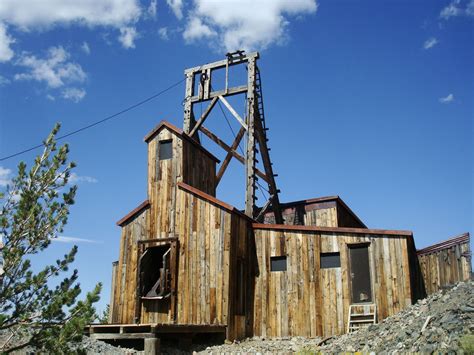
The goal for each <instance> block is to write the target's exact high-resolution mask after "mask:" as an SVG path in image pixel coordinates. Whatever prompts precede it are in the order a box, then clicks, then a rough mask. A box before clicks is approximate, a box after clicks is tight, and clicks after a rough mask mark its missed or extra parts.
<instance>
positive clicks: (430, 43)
mask: <svg viewBox="0 0 474 355" xmlns="http://www.w3.org/2000/svg"><path fill="white" fill-rule="evenodd" d="M437 44H438V40H437V39H436V38H435V37H431V38H428V39H427V40H426V41H425V43H423V48H424V49H430V48H433V47H434V46H436V45H437Z"/></svg>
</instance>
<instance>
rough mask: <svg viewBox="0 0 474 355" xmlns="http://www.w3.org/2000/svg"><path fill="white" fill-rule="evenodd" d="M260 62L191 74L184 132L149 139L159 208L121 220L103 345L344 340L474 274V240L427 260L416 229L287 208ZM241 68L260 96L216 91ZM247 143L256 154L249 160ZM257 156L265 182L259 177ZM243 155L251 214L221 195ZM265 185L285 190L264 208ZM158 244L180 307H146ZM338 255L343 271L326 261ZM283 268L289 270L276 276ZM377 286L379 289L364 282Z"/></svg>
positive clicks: (316, 207)
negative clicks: (208, 336) (218, 76)
mask: <svg viewBox="0 0 474 355" xmlns="http://www.w3.org/2000/svg"><path fill="white" fill-rule="evenodd" d="M257 58H258V53H251V54H248V55H246V54H244V53H243V52H238V53H234V54H230V55H228V57H227V58H226V59H225V60H223V61H219V62H215V63H211V64H206V65H203V66H200V67H195V68H191V69H188V70H186V78H187V87H186V94H187V96H186V102H185V119H184V129H183V130H181V129H179V128H177V127H175V126H174V125H172V124H170V123H168V122H166V121H162V122H161V123H160V124H159V125H158V126H157V127H155V128H154V129H153V130H152V131H151V132H150V133H149V134H147V135H146V136H145V139H144V140H145V142H146V143H147V149H148V164H147V172H148V182H147V199H146V200H145V201H144V202H143V203H141V204H140V205H139V206H138V207H137V208H135V209H133V210H132V211H131V212H130V213H128V214H127V215H126V216H125V217H123V218H122V219H120V220H119V221H118V222H117V224H118V225H119V226H120V227H121V240H120V253H119V260H118V261H117V262H115V263H114V264H113V277H112V283H113V284H112V295H111V305H110V323H111V324H109V325H104V326H92V327H91V328H90V332H91V334H92V335H93V336H94V337H96V338H101V339H121V338H123V339H127V338H140V337H141V338H143V339H152V340H148V343H149V345H150V347H151V348H156V346H155V345H156V344H157V340H156V339H157V338H159V337H161V336H164V334H168V333H172V332H178V333H181V334H184V333H187V334H188V335H189V336H191V335H192V334H196V333H215V332H221V333H225V337H226V338H227V339H228V340H235V339H242V338H245V337H249V336H264V337H282V336H307V337H316V336H332V335H336V334H342V333H344V332H345V331H347V329H354V328H355V327H356V326H354V324H356V325H357V326H359V325H362V323H367V324H368V323H373V322H374V321H376V320H382V319H384V318H386V317H388V316H391V315H393V314H395V313H397V312H399V311H400V310H402V309H404V308H406V307H408V306H409V305H411V304H412V303H413V302H415V301H416V300H418V299H420V298H422V297H424V296H425V295H426V292H425V287H424V280H432V279H431V278H435V279H436V280H435V281H429V282H432V283H434V284H436V285H437V286H439V284H440V283H442V281H439V280H448V281H449V282H451V281H453V280H454V278H455V277H454V276H453V275H457V276H456V277H457V278H456V280H461V279H465V278H466V277H468V271H469V272H470V269H468V268H467V267H466V265H465V260H462V262H461V261H460V260H459V258H458V259H456V257H457V256H456V255H458V256H459V257H460V258H464V257H465V258H466V260H467V256H470V254H469V235H468V234H467V235H463V236H461V237H458V238H456V239H454V240H450V241H447V242H445V243H441V244H439V245H435V246H432V247H430V248H425V249H423V250H421V251H418V257H417V251H416V248H415V242H414V239H413V233H412V232H411V231H406V230H386V229H369V228H368V227H367V226H366V225H365V224H364V222H362V221H361V220H360V218H359V217H357V215H356V214H355V213H354V212H353V211H352V210H351V209H350V208H349V207H348V206H347V205H346V204H345V203H344V202H343V201H342V199H341V198H340V197H339V196H329V197H319V198H315V199H308V200H301V201H294V202H288V203H280V201H279V199H278V190H277V188H276V185H275V180H274V175H273V171H272V168H271V162H270V157H269V154H268V148H267V146H266V136H265V124H264V120H263V101H261V91H259V89H258V87H259V86H260V84H259V83H260V79H259V75H258V74H257V73H258V68H257V66H256V60H257ZM232 65H246V66H247V69H248V83H247V85H244V86H240V87H228V85H227V82H228V81H227V80H226V85H225V89H224V90H221V91H213V89H212V84H211V78H212V71H213V70H215V69H217V68H226V70H228V67H229V66H232ZM198 76H199V90H198V92H196V93H195V92H194V91H193V90H194V81H195V80H196V78H197V77H198ZM243 93H246V94H247V98H248V99H249V98H250V99H249V101H248V109H247V113H246V117H245V119H242V118H241V117H240V116H239V115H238V114H237V113H236V112H234V111H235V110H233V109H232V107H231V106H230V104H229V103H228V101H227V100H226V97H227V96H229V95H237V94H243ZM203 101H210V103H209V106H208V107H207V109H206V110H205V111H204V113H203V115H202V116H201V117H200V118H199V119H198V120H197V121H196V120H195V119H194V115H193V112H192V106H193V104H195V103H198V102H203ZM218 101H220V102H222V103H223V104H224V105H225V106H226V107H227V108H228V109H229V110H230V111H231V112H232V114H233V115H234V116H235V118H236V119H237V120H238V121H239V123H240V125H241V128H240V130H239V132H238V134H237V135H236V137H235V140H234V142H233V143H232V144H231V145H228V144H226V143H225V142H223V141H222V140H221V139H220V138H219V137H218V136H217V135H215V134H214V133H213V132H210V131H209V130H208V129H207V128H205V127H204V125H203V123H204V122H205V120H206V118H207V116H208V115H209V113H210V111H211V110H212V109H213V107H215V105H216V104H217V102H218ZM259 102H261V103H262V104H261V106H260V104H259ZM260 107H261V108H260ZM197 131H201V132H203V133H204V134H205V135H207V136H208V137H209V138H211V140H213V141H214V142H216V143H217V144H218V145H219V146H221V147H222V148H224V150H225V151H226V152H227V155H226V158H225V159H224V161H223V163H222V164H221V166H220V169H219V170H217V167H216V166H217V164H218V163H219V160H218V159H217V158H216V157H214V156H213V155H212V154H211V153H210V152H209V151H207V150H206V149H205V148H204V147H203V146H202V145H201V144H200V142H199V139H198V137H197V135H196V132H197ZM244 137H246V140H247V148H248V149H247V153H246V156H245V157H244V156H242V155H240V154H238V153H237V152H236V148H237V146H238V144H239V142H240V141H241V140H242V139H243V138H244ZM165 143H166V148H165V146H164V145H163V144H165ZM257 146H258V148H259V149H260V152H261V156H262V160H263V163H264V164H263V165H264V167H265V171H264V172H262V171H259V170H258V169H257V168H256V166H255V163H256V159H255V157H256V154H255V153H256V148H257ZM161 149H163V151H162V150H161ZM164 150H166V154H161V153H164ZM231 158H236V159H237V160H239V161H240V162H241V163H243V164H244V165H245V166H246V172H247V175H246V178H247V185H246V205H245V206H246V208H245V211H244V212H243V211H240V210H238V209H236V208H235V207H233V206H231V205H229V204H227V203H225V202H222V201H221V200H219V199H218V198H217V197H216V187H217V185H218V184H219V182H220V180H221V178H222V176H223V174H224V172H225V169H226V167H227V166H228V164H229V161H230V159H231ZM258 176H259V177H261V178H262V179H263V180H264V181H266V182H267V183H268V185H269V188H270V190H271V191H272V192H273V195H272V197H271V199H270V200H269V201H267V203H266V204H265V206H263V208H261V209H258V208H256V207H255V195H254V193H255V183H256V179H257V177H258ZM158 245H170V247H171V250H172V251H171V261H170V273H171V274H172V275H171V277H170V279H171V286H170V291H171V293H170V297H169V298H167V299H158V297H155V298H153V297H151V299H147V298H146V297H141V291H140V265H141V262H140V260H141V258H142V256H143V255H144V254H145V253H146V250H147V248H150V247H153V246H158ZM354 246H364V251H363V253H359V254H358V255H356V256H355V257H356V258H363V259H364V267H363V268H357V267H353V265H351V251H352V249H355V247H354ZM448 249H449V250H448ZM155 251H156V250H155ZM156 252H157V253H159V252H160V251H159V250H158V251H156ZM440 253H441V254H440ZM449 253H451V254H449ZM452 253H454V256H453V255H452ZM461 254H462V255H461ZM148 255H151V252H150V254H148ZM354 255H355V254H354ZM361 255H362V256H361ZM440 255H441V256H440ZM446 255H448V256H447V257H446ZM328 256H333V257H336V259H335V260H336V262H331V263H329V262H325V261H327V260H328V259H326V258H325V257H328ZM156 258H157V259H160V258H161V262H162V260H163V256H161V255H158V256H157V257H156ZM418 258H420V263H421V264H422V268H420V263H419V262H418ZM148 260H149V259H147V263H148ZM275 260H278V262H279V263H280V267H272V261H275ZM322 260H323V261H324V262H322ZM440 260H441V261H445V260H452V261H453V265H452V268H453V270H454V269H455V267H456V265H460V266H461V269H460V270H461V271H459V270H458V269H455V270H454V271H453V272H452V273H450V274H449V275H451V276H453V277H451V276H450V277H445V276H443V275H440V276H439V277H438V276H436V275H435V273H434V271H433V270H434V269H436V268H437V269H439V268H440V267H442V264H439V261H440ZM436 262H438V264H435V263H436ZM159 263H160V261H159V260H157V265H156V267H157V268H158V267H160V265H159ZM146 265H147V266H146V267H144V268H148V267H149V264H146ZM354 273H359V274H358V275H355V276H357V280H359V283H358V284H359V286H358V287H357V288H355V287H354V288H352V287H353V284H356V281H354V280H353V278H354V276H353V275H352V274H354ZM150 274H151V273H150ZM361 275H362V278H361ZM364 275H367V276H368V277H367V279H368V280H369V282H368V283H367V282H360V280H361V279H363V276H364ZM469 275H470V274H469ZM144 279H145V278H144ZM147 280H148V279H147ZM433 280H434V279H433ZM456 280H455V281H456ZM147 282H148V281H147ZM153 287H154V286H153ZM354 290H356V291H355V296H357V294H356V293H357V292H358V293H359V295H358V297H355V296H354ZM369 293H370V297H368V296H367V295H368V294H369ZM367 310H369V311H367ZM121 334H125V335H123V336H122V335H121ZM158 343H159V342H158Z"/></svg>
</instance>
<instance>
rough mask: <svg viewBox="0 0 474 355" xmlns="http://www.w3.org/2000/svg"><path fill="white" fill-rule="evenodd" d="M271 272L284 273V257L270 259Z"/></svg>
mask: <svg viewBox="0 0 474 355" xmlns="http://www.w3.org/2000/svg"><path fill="white" fill-rule="evenodd" d="M270 270H271V271H286V256H272V257H270Z"/></svg>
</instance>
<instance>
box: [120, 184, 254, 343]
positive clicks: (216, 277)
mask: <svg viewBox="0 0 474 355" xmlns="http://www.w3.org/2000/svg"><path fill="white" fill-rule="evenodd" d="M148 211H152V209H149V210H146V211H143V212H142V213H140V214H137V216H136V217H134V219H132V220H131V221H130V222H129V223H128V224H126V225H125V226H124V227H123V228H122V238H121V247H120V258H119V262H118V265H117V269H118V270H121V273H120V274H119V275H118V277H117V279H116V286H115V289H114V296H113V299H114V304H113V310H114V311H113V316H112V322H113V323H134V322H135V319H134V316H135V307H136V298H135V297H136V287H137V263H138V258H139V255H138V249H137V242H138V240H145V239H155V238H150V237H149V236H150V234H149V233H148V230H147V219H148V215H149V212H148ZM249 223H250V222H249V221H248V220H247V219H246V218H244V217H242V216H240V215H239V214H238V213H234V212H231V211H228V210H226V209H225V208H223V207H221V206H219V205H216V204H214V203H212V202H209V201H208V200H206V199H203V198H201V197H199V196H196V195H194V194H192V193H189V192H187V191H184V190H182V189H178V190H177V202H176V220H175V232H174V234H173V235H174V236H176V237H178V240H179V246H178V250H179V256H178V286H177V307H176V308H177V314H176V323H178V324H220V325H228V329H227V331H228V338H229V339H236V338H242V337H244V336H245V334H246V333H248V332H249V329H248V327H246V325H247V324H248V323H247V322H246V318H247V317H251V316H252V314H253V308H251V300H250V296H248V297H246V300H245V301H246V302H247V303H248V306H247V307H246V310H245V314H243V315H235V308H236V303H237V302H238V299H237V294H238V293H237V287H239V286H242V285H244V286H243V287H246V292H247V294H250V293H251V292H253V291H252V288H251V287H250V286H249V287H247V286H245V285H247V284H250V283H249V282H248V278H249V277H250V275H251V269H250V267H249V266H246V268H245V273H244V277H245V278H246V279H245V280H242V279H240V276H239V275H238V274H237V273H236V263H237V259H239V258H240V259H241V260H242V261H243V262H244V265H248V264H249V259H248V256H249V255H251V254H249V251H248V248H249V244H248V241H249V233H250V231H251V227H250V225H249ZM160 236H162V237H163V238H165V237H164V235H162V234H160ZM231 270H232V273H231ZM173 322H174V320H173V319H172V312H171V309H170V307H169V305H168V304H167V303H166V302H157V301H144V302H142V307H141V318H140V323H173Z"/></svg>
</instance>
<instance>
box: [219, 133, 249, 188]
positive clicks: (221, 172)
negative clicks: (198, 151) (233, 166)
mask: <svg viewBox="0 0 474 355" xmlns="http://www.w3.org/2000/svg"><path fill="white" fill-rule="evenodd" d="M244 133H245V128H244V127H240V130H239V132H238V133H237V136H236V137H235V140H234V143H232V146H231V147H230V149H231V151H230V152H227V155H226V157H225V159H224V161H223V162H222V164H221V167H220V168H219V172H218V173H217V175H216V186H217V185H219V182H220V181H221V179H222V176H224V173H225V170H226V169H227V166H228V165H229V163H230V160H231V159H232V157H233V155H232V151H235V150H236V149H237V147H238V146H239V144H240V141H241V140H242V138H243V136H244Z"/></svg>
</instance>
